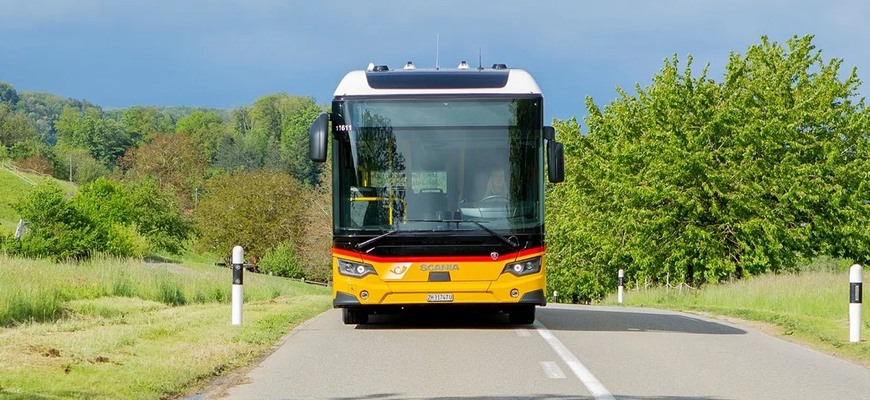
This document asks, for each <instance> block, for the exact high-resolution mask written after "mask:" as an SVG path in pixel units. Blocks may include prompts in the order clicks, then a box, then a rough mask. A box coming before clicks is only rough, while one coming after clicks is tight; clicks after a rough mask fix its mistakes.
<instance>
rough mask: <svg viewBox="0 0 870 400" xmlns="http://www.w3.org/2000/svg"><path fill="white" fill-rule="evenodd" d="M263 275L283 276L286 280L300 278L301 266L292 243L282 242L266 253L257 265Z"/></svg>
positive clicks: (301, 273)
mask: <svg viewBox="0 0 870 400" xmlns="http://www.w3.org/2000/svg"><path fill="white" fill-rule="evenodd" d="M257 267H259V268H260V271H261V272H263V273H267V274H271V275H277V276H283V277H286V278H296V279H298V278H302V277H304V276H305V275H304V273H303V272H302V265H301V262H300V261H299V256H298V255H297V254H296V249H295V248H294V247H293V243H291V242H289V241H283V242H281V243H280V244H278V246H275V247H273V248H271V249H269V250H267V251H266V254H265V255H263V258H262V260H260V262H259V263H258V264H257Z"/></svg>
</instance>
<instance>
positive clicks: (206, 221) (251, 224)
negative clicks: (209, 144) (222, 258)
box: [193, 171, 305, 258]
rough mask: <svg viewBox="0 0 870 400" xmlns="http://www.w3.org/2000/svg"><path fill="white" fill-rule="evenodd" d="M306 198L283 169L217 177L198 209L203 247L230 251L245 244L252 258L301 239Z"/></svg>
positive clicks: (247, 252)
mask: <svg viewBox="0 0 870 400" xmlns="http://www.w3.org/2000/svg"><path fill="white" fill-rule="evenodd" d="M303 201H304V192H303V188H302V186H301V185H300V184H299V183H298V182H296V181H295V180H294V179H293V178H292V177H290V175H287V174H286V173H283V172H271V171H250V172H249V171H238V172H234V173H232V174H227V175H222V176H218V177H216V178H213V179H211V180H209V181H208V182H207V183H206V185H205V194H204V196H202V199H201V200H200V203H199V205H198V206H197V207H196V209H195V210H194V212H193V216H194V220H195V221H196V223H197V227H198V231H199V232H200V237H199V240H198V247H199V248H200V249H203V250H207V251H212V252H215V253H218V254H226V255H229V254H230V251H231V250H232V248H233V246H236V245H240V246H242V247H244V248H245V254H246V255H247V256H249V257H256V258H261V257H262V256H263V255H264V254H265V253H266V251H267V250H268V249H269V248H272V247H274V246H277V245H278V244H279V243H281V242H282V241H285V240H294V239H295V238H298V237H301V235H302V233H303V229H304V226H303V224H301V223H300V220H299V215H300V213H301V211H302V210H303V209H304V207H305V205H304V204H303ZM297 254H298V251H297Z"/></svg>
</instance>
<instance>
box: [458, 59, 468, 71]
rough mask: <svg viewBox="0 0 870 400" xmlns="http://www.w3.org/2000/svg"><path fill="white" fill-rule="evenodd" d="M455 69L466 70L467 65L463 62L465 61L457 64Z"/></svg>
mask: <svg viewBox="0 0 870 400" xmlns="http://www.w3.org/2000/svg"><path fill="white" fill-rule="evenodd" d="M456 68H459V69H468V63H467V62H465V60H462V61H460V62H459V66H458V67H456Z"/></svg>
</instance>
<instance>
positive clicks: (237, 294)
mask: <svg viewBox="0 0 870 400" xmlns="http://www.w3.org/2000/svg"><path fill="white" fill-rule="evenodd" d="M244 270H245V250H244V249H242V246H236V247H233V325H241V324H242V297H243V296H242V273H243V271H244Z"/></svg>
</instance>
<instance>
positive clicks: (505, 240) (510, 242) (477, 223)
mask: <svg viewBox="0 0 870 400" xmlns="http://www.w3.org/2000/svg"><path fill="white" fill-rule="evenodd" d="M406 222H441V223H448V224H456V228H457V229H458V228H459V224H461V223H463V222H471V223H472V224H475V225H477V226H478V227H480V229H483V230H485V231H486V232H487V233H489V234H490V235H492V236H495V237H497V238H498V239H499V240H501V241H502V242H505V243H507V244H508V245H509V246H511V247H513V248H515V249H516V248H519V247H520V244H519V242H516V243H515V242H513V241H512V240H510V238H506V237H504V236H502V235H501V234H499V233H498V232H496V231H494V230H492V229H490V228H488V227H487V226H486V225H484V224H482V223H480V221H476V220H473V219H416V220H408V221H406ZM375 239H377V238H375Z"/></svg>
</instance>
